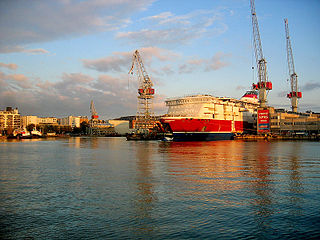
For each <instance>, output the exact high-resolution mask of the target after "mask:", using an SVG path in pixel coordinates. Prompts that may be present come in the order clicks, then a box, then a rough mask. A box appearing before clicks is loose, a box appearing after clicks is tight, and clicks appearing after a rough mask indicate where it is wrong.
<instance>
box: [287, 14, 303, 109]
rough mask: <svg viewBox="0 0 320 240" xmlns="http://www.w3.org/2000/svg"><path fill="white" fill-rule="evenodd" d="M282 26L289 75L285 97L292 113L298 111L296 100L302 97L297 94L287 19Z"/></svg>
mask: <svg viewBox="0 0 320 240" xmlns="http://www.w3.org/2000/svg"><path fill="white" fill-rule="evenodd" d="M284 26H285V30H286V40H287V60H288V68H289V75H290V84H291V92H290V93H288V94H287V97H288V98H290V99H291V108H292V111H293V112H297V111H298V98H301V97H302V93H301V92H298V76H297V74H296V72H295V70H294V62H293V54H292V48H291V41H290V35H289V25H288V19H284Z"/></svg>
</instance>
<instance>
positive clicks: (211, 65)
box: [205, 52, 231, 71]
mask: <svg viewBox="0 0 320 240" xmlns="http://www.w3.org/2000/svg"><path fill="white" fill-rule="evenodd" d="M230 56H231V54H226V53H222V52H218V53H216V54H215V55H214V56H213V57H212V59H211V60H210V61H209V62H208V63H207V66H206V69H205V70H206V71H212V70H213V71H214V70H218V69H221V68H223V67H226V66H228V65H229V63H228V62H227V61H225V60H224V59H225V58H228V57H230Z"/></svg>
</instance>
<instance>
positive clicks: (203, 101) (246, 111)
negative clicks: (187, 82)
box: [161, 90, 259, 140]
mask: <svg viewBox="0 0 320 240" xmlns="http://www.w3.org/2000/svg"><path fill="white" fill-rule="evenodd" d="M165 103H166V105H167V106H168V112H167V114H166V115H164V116H163V117H162V118H161V122H162V125H163V126H164V127H165V128H166V129H167V130H168V131H170V132H172V134H173V138H174V139H175V140H218V139H231V138H232V137H233V135H234V134H237V133H243V132H246V131H251V130H253V128H254V122H255V120H256V111H257V107H258V105H259V103H258V98H257V91H254V90H250V91H247V92H246V93H245V94H244V95H243V97H242V98H241V99H240V100H239V99H235V98H228V97H214V96H211V95H192V96H186V97H181V98H173V99H168V100H166V101H165Z"/></svg>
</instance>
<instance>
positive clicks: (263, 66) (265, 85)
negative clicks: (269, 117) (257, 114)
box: [250, 0, 272, 108]
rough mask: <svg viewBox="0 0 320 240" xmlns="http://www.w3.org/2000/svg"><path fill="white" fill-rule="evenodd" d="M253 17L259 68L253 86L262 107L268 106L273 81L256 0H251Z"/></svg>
mask: <svg viewBox="0 0 320 240" xmlns="http://www.w3.org/2000/svg"><path fill="white" fill-rule="evenodd" d="M250 5H251V17H252V28H253V42H254V50H255V57H256V64H257V69H258V83H257V84H253V88H254V89H257V90H258V91H259V102H260V107H262V108H265V107H267V91H268V90H271V89H272V83H271V82H269V81H268V76H267V62H266V60H265V58H264V57H263V53H262V46H261V39H260V33H259V25H258V19H257V15H256V10H255V5H254V0H250Z"/></svg>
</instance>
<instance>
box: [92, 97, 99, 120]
mask: <svg viewBox="0 0 320 240" xmlns="http://www.w3.org/2000/svg"><path fill="white" fill-rule="evenodd" d="M90 111H91V119H97V118H98V117H99V116H98V113H97V111H96V109H95V107H94V103H93V100H91V104H90Z"/></svg>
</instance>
